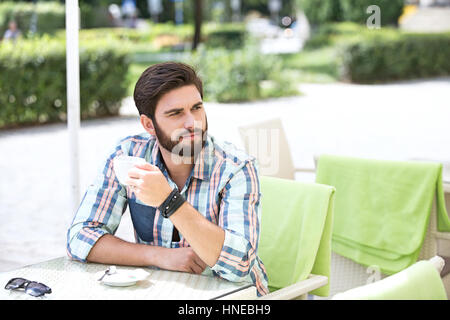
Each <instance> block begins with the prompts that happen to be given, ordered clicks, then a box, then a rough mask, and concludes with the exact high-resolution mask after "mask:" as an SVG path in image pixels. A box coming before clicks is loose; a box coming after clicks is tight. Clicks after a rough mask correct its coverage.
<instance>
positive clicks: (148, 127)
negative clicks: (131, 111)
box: [140, 114, 155, 135]
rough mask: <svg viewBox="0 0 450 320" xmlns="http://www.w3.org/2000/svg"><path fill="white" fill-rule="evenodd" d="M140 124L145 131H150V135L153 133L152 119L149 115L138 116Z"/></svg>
mask: <svg viewBox="0 0 450 320" xmlns="http://www.w3.org/2000/svg"><path fill="white" fill-rule="evenodd" d="M140 120H141V125H142V126H143V127H144V129H145V131H147V132H148V133H150V134H151V135H155V127H154V126H153V121H152V119H150V118H149V117H147V116H146V115H144V114H141V116H140Z"/></svg>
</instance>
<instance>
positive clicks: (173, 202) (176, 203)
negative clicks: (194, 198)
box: [158, 189, 186, 218]
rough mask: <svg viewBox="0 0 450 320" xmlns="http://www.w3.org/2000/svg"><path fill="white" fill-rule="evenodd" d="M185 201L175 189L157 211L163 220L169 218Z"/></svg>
mask: <svg viewBox="0 0 450 320" xmlns="http://www.w3.org/2000/svg"><path fill="white" fill-rule="evenodd" d="M185 201H186V200H184V198H183V196H182V195H181V193H179V192H178V190H177V189H173V190H172V192H171V193H170V194H169V196H168V197H167V199H166V200H164V202H163V203H162V204H161V205H160V206H159V207H158V209H159V211H160V212H161V214H162V215H163V217H164V218H169V217H170V216H171V215H172V214H174V213H175V211H177V210H178V208H179V207H181V205H182V204H183V203H184V202H185Z"/></svg>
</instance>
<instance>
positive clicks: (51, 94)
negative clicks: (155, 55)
mask: <svg viewBox="0 0 450 320" xmlns="http://www.w3.org/2000/svg"><path fill="white" fill-rule="evenodd" d="M122 47H123V46H122V44H121V43H113V42H108V41H97V42H95V43H84V42H81V43H80V91H81V93H80V94H81V117H82V119H86V118H90V117H98V116H106V115H115V114H117V113H118V110H119V107H120V102H121V100H122V99H123V98H124V97H125V96H126V93H127V86H128V83H127V80H126V74H127V71H128V67H129V64H130V62H129V58H128V53H127V51H126V49H124V48H122ZM65 50H66V48H65V41H63V40H61V39H59V40H58V39H50V38H49V37H42V38H39V39H34V40H22V41H18V42H16V44H15V45H14V44H12V43H10V42H7V43H3V44H2V45H1V46H0V128H5V127H13V126H17V125H22V124H36V123H46V122H54V121H63V120H65V119H66V110H67V107H66V104H67V101H66V52H65Z"/></svg>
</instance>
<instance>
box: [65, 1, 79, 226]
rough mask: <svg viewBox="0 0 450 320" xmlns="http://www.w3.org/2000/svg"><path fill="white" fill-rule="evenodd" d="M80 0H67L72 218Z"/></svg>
mask: <svg viewBox="0 0 450 320" xmlns="http://www.w3.org/2000/svg"><path fill="white" fill-rule="evenodd" d="M78 29H79V7H78V0H66V67H67V69H66V70H67V71H66V72H67V127H68V133H69V164H70V166H69V170H70V181H69V182H70V210H71V211H70V218H71V217H72V216H73V214H74V213H75V211H76V210H77V209H78V206H79V201H80V169H79V158H80V157H79V143H78V131H79V129H80V62H79V42H78Z"/></svg>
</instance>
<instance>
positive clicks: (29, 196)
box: [0, 78, 450, 271]
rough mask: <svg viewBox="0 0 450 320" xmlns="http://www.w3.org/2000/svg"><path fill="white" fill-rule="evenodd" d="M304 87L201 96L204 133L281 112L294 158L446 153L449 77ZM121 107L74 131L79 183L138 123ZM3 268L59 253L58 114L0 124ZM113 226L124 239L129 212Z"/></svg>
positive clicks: (65, 212)
mask: <svg viewBox="0 0 450 320" xmlns="http://www.w3.org/2000/svg"><path fill="white" fill-rule="evenodd" d="M300 88H301V90H302V92H303V93H304V95H303V96H298V97H290V98H282V99H273V100H267V101H259V102H252V103H242V104H215V103H208V104H206V110H207V114H208V121H209V126H210V133H211V134H212V135H215V136H217V137H220V138H222V139H225V140H229V141H231V142H234V143H236V144H238V145H241V141H240V138H239V135H238V131H237V126H239V125H240V124H244V123H248V122H253V121H257V120H262V119H268V118H271V117H279V118H281V119H282V121H283V125H284V128H285V131H286V134H287V136H288V140H289V144H290V147H291V150H292V155H293V159H294V162H295V164H296V165H297V166H312V165H313V155H314V154H321V153H334V154H343V155H353V156H363V157H374V158H380V159H409V158H433V159H438V160H443V161H450V129H449V124H450V78H441V79H434V80H428V81H413V82H405V83H396V84H390V85H376V86H366V85H349V84H339V83H338V84H317V85H316V84H309V85H307V84H304V85H301V87H300ZM122 112H123V116H122V117H120V118H114V119H104V120H95V121H86V122H83V123H82V126H81V131H80V145H81V150H80V153H81V159H80V162H81V186H82V187H81V188H82V189H83V190H84V189H85V188H86V186H87V185H88V184H89V183H90V181H91V180H92V178H93V176H94V174H95V172H96V169H97V167H98V165H99V164H100V163H101V161H102V158H103V156H104V155H105V153H106V152H107V150H108V149H109V148H110V147H111V146H113V145H114V143H115V141H117V140H118V139H119V138H120V137H123V136H126V135H129V134H132V133H135V132H140V131H141V130H140V125H139V122H138V121H137V116H136V111H135V109H134V106H133V103H132V100H130V99H127V100H125V101H124V107H123V108H122ZM0 150H2V156H1V157H0V176H1V180H0V181H1V182H0V220H1V221H2V223H1V224H0V271H6V270H10V269H13V268H17V267H20V266H23V265H26V264H31V263H35V262H38V261H42V260H45V259H49V258H52V257H57V256H61V255H64V254H65V240H66V230H67V223H68V219H69V216H70V215H71V213H70V212H69V187H68V185H67V183H68V179H69V172H68V162H69V158H68V154H69V152H68V151H69V149H68V136H67V130H66V126H65V125H63V124H57V125H48V126H42V127H37V128H28V129H21V130H10V131H3V132H0ZM123 222H124V223H123V224H121V226H120V227H119V231H118V234H119V235H120V236H122V237H123V238H125V239H131V236H130V231H131V227H130V223H129V219H128V217H127V216H126V219H124V220H123Z"/></svg>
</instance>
